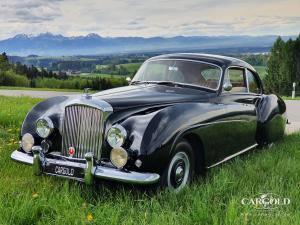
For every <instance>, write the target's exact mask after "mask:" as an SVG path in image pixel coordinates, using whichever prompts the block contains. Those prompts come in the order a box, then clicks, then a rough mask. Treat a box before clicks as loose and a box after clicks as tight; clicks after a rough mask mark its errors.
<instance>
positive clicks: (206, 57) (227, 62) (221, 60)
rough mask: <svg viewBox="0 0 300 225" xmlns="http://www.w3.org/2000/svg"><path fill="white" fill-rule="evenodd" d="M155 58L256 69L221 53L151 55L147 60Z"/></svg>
mask: <svg viewBox="0 0 300 225" xmlns="http://www.w3.org/2000/svg"><path fill="white" fill-rule="evenodd" d="M156 59H182V60H185V59H186V60H196V61H202V62H207V63H212V64H215V65H217V66H220V67H222V68H224V67H225V68H226V67H229V66H241V67H246V68H248V69H250V70H252V71H255V72H256V70H255V69H254V68H253V66H251V65H250V64H249V63H246V62H245V61H243V60H240V59H237V58H233V57H229V56H222V55H212V54H201V53H174V54H165V55H159V56H155V57H152V58H150V59H148V60H156Z"/></svg>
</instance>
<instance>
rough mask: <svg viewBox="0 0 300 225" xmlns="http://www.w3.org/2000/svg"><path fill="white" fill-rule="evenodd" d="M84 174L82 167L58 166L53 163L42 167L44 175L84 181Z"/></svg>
mask: <svg viewBox="0 0 300 225" xmlns="http://www.w3.org/2000/svg"><path fill="white" fill-rule="evenodd" d="M84 172H85V171H84V168H82V167H75V166H67V165H60V164H55V163H50V164H49V163H48V165H46V166H45V167H44V173H46V174H49V175H55V176H60V177H67V178H71V179H77V180H82V179H84Z"/></svg>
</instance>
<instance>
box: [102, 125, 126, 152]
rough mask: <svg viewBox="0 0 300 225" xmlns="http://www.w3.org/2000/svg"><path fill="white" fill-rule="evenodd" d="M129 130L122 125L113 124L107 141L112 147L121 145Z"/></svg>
mask: <svg viewBox="0 0 300 225" xmlns="http://www.w3.org/2000/svg"><path fill="white" fill-rule="evenodd" d="M126 136H127V132H126V130H125V128H124V127H122V126H121V125H116V126H112V127H111V128H110V129H109V131H108V133H107V138H106V140H107V142H108V144H109V145H110V146H111V147H112V148H119V147H121V146H122V145H123V144H124V142H125V139H126Z"/></svg>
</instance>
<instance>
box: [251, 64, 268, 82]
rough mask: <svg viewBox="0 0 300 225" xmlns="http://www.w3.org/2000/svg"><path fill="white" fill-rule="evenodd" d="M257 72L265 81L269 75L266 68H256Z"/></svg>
mask: <svg viewBox="0 0 300 225" xmlns="http://www.w3.org/2000/svg"><path fill="white" fill-rule="evenodd" d="M254 68H255V70H256V72H257V73H258V74H259V76H260V79H264V78H265V76H266V75H267V67H266V66H254Z"/></svg>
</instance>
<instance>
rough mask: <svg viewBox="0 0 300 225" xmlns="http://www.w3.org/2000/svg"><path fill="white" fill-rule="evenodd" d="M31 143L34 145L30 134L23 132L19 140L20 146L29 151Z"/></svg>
mask: <svg viewBox="0 0 300 225" xmlns="http://www.w3.org/2000/svg"><path fill="white" fill-rule="evenodd" d="M33 145H34V138H33V137H32V135H31V134H29V133H26V134H24V135H23V137H22V141H21V146H22V148H23V150H24V151H25V152H27V153H29V152H30V151H31V148H32V147H33Z"/></svg>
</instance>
